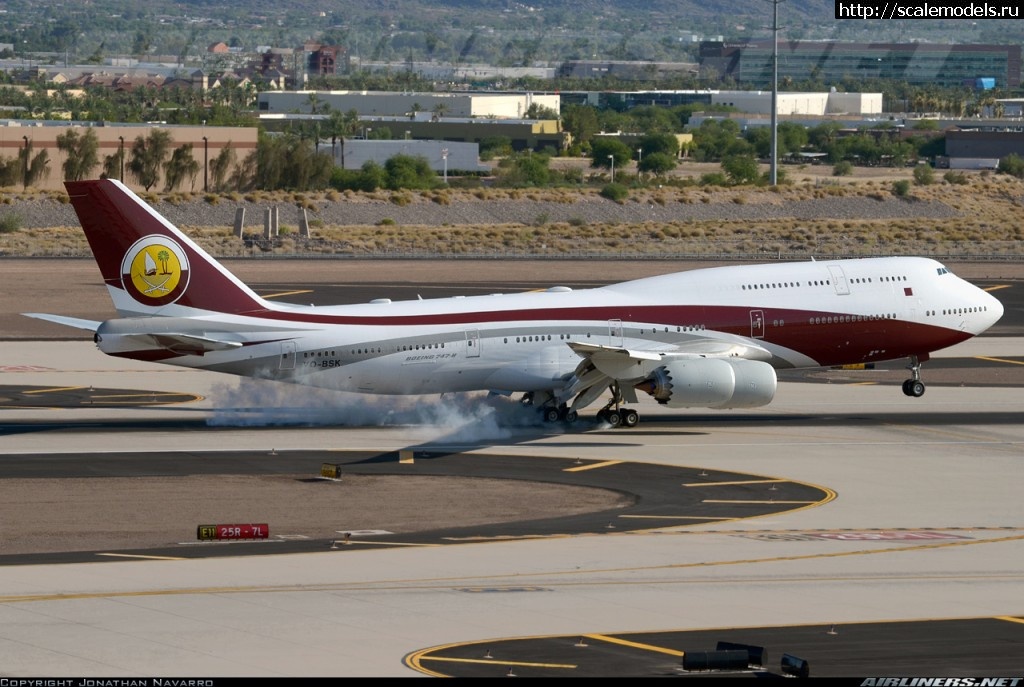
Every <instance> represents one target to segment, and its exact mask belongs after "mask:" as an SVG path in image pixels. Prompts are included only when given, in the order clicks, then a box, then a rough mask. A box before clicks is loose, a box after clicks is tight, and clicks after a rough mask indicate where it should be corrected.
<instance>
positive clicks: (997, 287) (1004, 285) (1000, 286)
mask: <svg viewBox="0 0 1024 687" xmlns="http://www.w3.org/2000/svg"><path fill="white" fill-rule="evenodd" d="M1008 288H1010V285H1009V284H997V285H996V286H989V287H986V288H985V289H983V290H984V291H998V290H1000V289H1008Z"/></svg>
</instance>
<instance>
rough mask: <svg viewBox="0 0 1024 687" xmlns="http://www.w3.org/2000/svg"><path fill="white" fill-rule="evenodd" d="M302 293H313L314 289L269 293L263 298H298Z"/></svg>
mask: <svg viewBox="0 0 1024 687" xmlns="http://www.w3.org/2000/svg"><path fill="white" fill-rule="evenodd" d="M300 293H313V289H302V290H300V291H282V292H281V293H268V294H267V295H265V296H263V298H281V297H283V296H297V295H299V294H300Z"/></svg>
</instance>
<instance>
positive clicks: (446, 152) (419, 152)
mask: <svg viewBox="0 0 1024 687" xmlns="http://www.w3.org/2000/svg"><path fill="white" fill-rule="evenodd" d="M395 155H408V156H410V157H422V158H423V159H425V160H426V161H427V164H429V165H430V168H431V169H433V170H434V171H435V172H437V173H438V174H444V173H445V172H447V173H449V174H452V173H454V172H471V173H476V172H486V171H489V170H490V167H488V166H486V165H481V164H480V146H479V145H478V144H477V143H457V142H450V141H412V140H398V141H380V140H369V141H367V140H362V139H358V138H346V139H344V140H343V141H342V142H341V145H339V146H337V147H336V149H335V164H337V165H339V166H341V167H344V168H345V169H360V168H362V166H363V165H364V164H365V163H367V162H371V161H372V162H376V163H377V164H379V165H383V164H384V163H385V162H387V161H388V160H389V159H390V158H392V157H394V156H395Z"/></svg>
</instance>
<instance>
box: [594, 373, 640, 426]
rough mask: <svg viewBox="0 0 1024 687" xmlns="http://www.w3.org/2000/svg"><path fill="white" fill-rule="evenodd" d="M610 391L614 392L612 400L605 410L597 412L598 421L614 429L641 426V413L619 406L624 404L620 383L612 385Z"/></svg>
mask: <svg viewBox="0 0 1024 687" xmlns="http://www.w3.org/2000/svg"><path fill="white" fill-rule="evenodd" d="M609 389H610V390H611V392H612V400H611V401H609V402H608V405H606V406H605V407H604V408H601V410H599V411H597V421H598V422H607V423H608V424H609V425H611V426H612V427H636V426H637V425H638V424H640V413H638V412H636V411H635V410H633V409H632V408H620V407H619V404H621V403H622V393H621V392H620V390H619V383H618V382H614V383H612V385H611V386H610V387H609Z"/></svg>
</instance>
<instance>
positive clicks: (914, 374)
mask: <svg viewBox="0 0 1024 687" xmlns="http://www.w3.org/2000/svg"><path fill="white" fill-rule="evenodd" d="M921 358H922V356H917V355H912V356H910V364H909V365H907V369H908V370H910V379H908V380H907V381H905V382H903V393H904V394H906V395H907V396H911V397H913V398H921V397H922V396H924V382H922V381H921V362H922V360H921ZM924 360H928V356H924Z"/></svg>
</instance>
